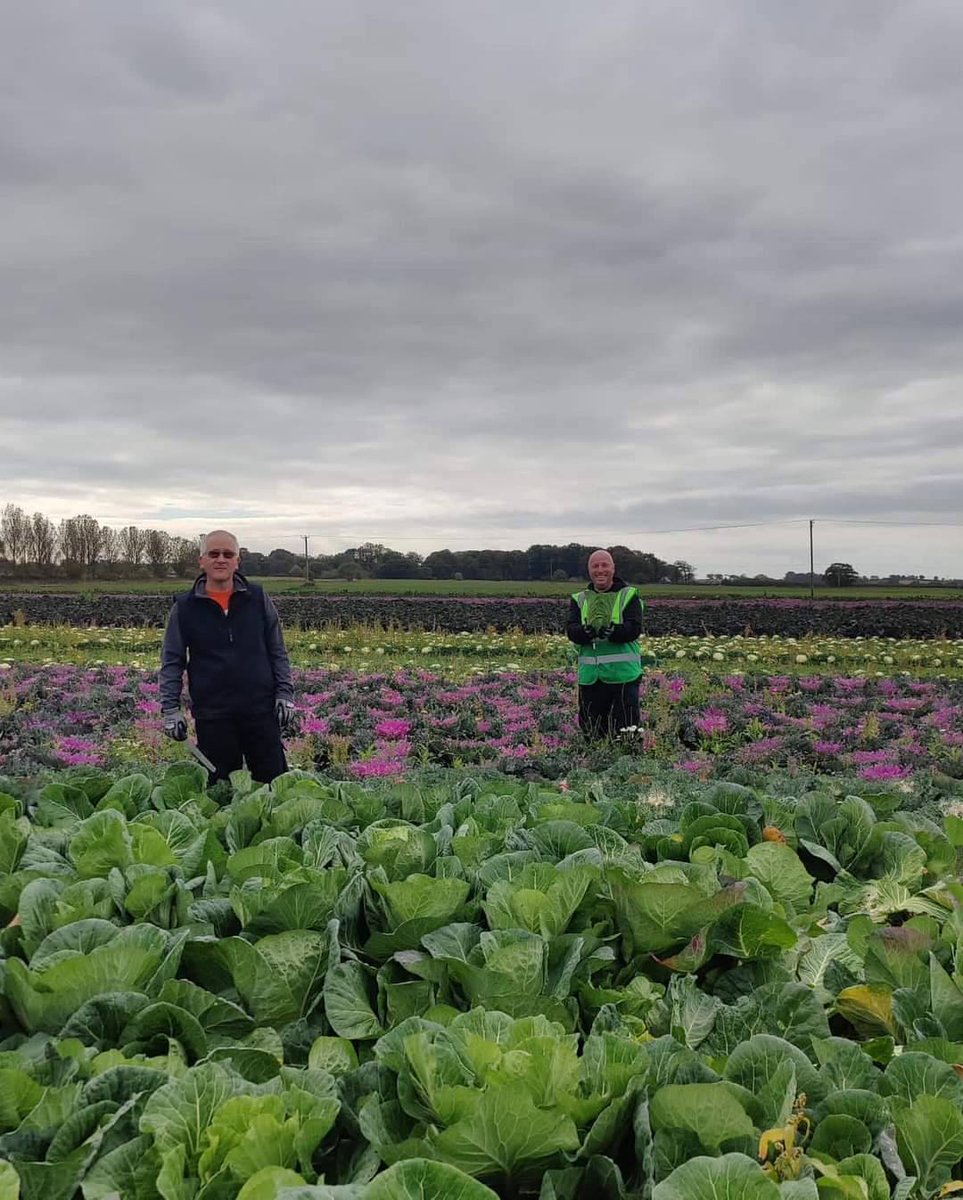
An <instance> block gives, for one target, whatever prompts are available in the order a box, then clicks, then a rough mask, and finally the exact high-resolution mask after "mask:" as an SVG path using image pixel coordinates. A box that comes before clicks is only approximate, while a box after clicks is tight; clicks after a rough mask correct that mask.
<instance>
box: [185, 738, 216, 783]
mask: <svg viewBox="0 0 963 1200" xmlns="http://www.w3.org/2000/svg"><path fill="white" fill-rule="evenodd" d="M187 748H188V750H190V752H191V754H192V755H193V756H194V758H196V759H197V761H198V762H199V763H200V764H201V766H202V767H205V768H206V769H207V770H208V771H210V773H211V774H212V775H216V774H217V767H215V766H214V764H213V763H212V762H211V760H210V759H209V758H208V757H207V755H206V754H205V753H204V751H203V750H202V749H201V748H200V747H199V746H195V745H194V743H193V742H188V744H187Z"/></svg>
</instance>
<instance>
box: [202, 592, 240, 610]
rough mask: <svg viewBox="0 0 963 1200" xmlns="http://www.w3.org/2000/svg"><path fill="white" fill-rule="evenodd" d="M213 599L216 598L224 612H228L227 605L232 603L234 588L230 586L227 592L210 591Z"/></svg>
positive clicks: (209, 593)
mask: <svg viewBox="0 0 963 1200" xmlns="http://www.w3.org/2000/svg"><path fill="white" fill-rule="evenodd" d="M207 594H208V595H209V596H210V598H211V599H212V600H216V601H217V602H218V604H219V605H220V606H221V608H223V609H224V612H225V613H227V606H228V605H229V604H230V603H231V597H232V596H233V595H234V589H233V588H228V590H227V591H226V592H208V593H207Z"/></svg>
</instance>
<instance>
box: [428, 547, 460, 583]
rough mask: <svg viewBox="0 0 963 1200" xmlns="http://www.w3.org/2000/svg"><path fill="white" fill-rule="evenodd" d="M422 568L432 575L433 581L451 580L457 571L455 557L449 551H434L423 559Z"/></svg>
mask: <svg viewBox="0 0 963 1200" xmlns="http://www.w3.org/2000/svg"><path fill="white" fill-rule="evenodd" d="M423 566H424V567H426V568H427V569H428V570H429V571H430V572H431V574H432V578H434V579H451V577H452V575H454V573H455V571H456V570H457V569H458V567H457V563H456V561H455V556H454V554H452V552H451V551H450V550H434V551H432V553H431V554H429V555H428V557H427V558H426V559H425V561H424V563H423Z"/></svg>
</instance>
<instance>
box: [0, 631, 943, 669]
mask: <svg viewBox="0 0 963 1200" xmlns="http://www.w3.org/2000/svg"><path fill="white" fill-rule="evenodd" d="M285 639H286V642H287V646H288V650H289V653H290V655H291V661H292V662H293V663H294V664H295V665H297V666H301V667H304V668H305V669H310V668H314V667H321V666H327V667H336V666H344V665H350V666H351V667H352V668H354V669H355V670H361V671H364V670H367V669H369V668H370V669H372V670H386V669H393V668H397V667H413V666H422V667H428V668H429V669H431V670H442V669H443V670H444V672H445V674H446V675H448V676H453V677H456V678H462V677H464V676H465V675H466V674H471V673H478V672H485V671H498V670H517V669H519V668H521V667H540V668H551V667H561V666H567V665H570V664H571V662H572V661H573V649H572V644H571V643H570V642H569V641H568V639H567V638H566V637H565V636H564V635H563V634H536V635H532V634H527V635H522V634H520V633H518V632H513V633H491V632H479V633H476V632H471V633H444V632H437V631H425V630H400V629H393V630H385V629H381V628H377V627H374V626H366V625H349V626H346V627H343V628H339V627H326V628H323V629H316V630H302V629H297V628H294V629H288V630H287V631H286V632H285ZM162 641H163V631H162V630H161V629H159V628H138V629H122V628H112V627H111V628H99V629H95V628H85V627H81V626H69V625H7V626H0V669H2V664H4V663H7V664H12V663H14V662H50V663H53V662H62V663H75V664H78V665H82V664H98V665H99V664H108V665H113V666H136V667H143V668H145V669H148V670H150V669H154V668H155V667H156V664H157V662H158V660H159V655H160V648H161V643H162ZM644 643H645V649H646V652H647V654H648V655H650V656H651V657H653V658H654V659H655V661H656V663H657V664H659V665H660V666H662V667H664V668H669V667H671V669H672V670H674V671H684V672H690V671H696V672H699V671H708V672H710V673H718V672H728V671H730V670H739V669H742V670H751V671H753V672H770V673H772V672H775V673H783V672H786V671H795V672H798V671H803V672H805V673H808V672H810V671H825V672H829V673H831V674H833V673H838V672H850V673H854V672H861V673H870V674H873V673H876V672H879V673H880V674H882V675H895V674H898V673H900V672H908V673H911V674H913V675H914V676H922V677H929V676H945V677H947V678H951V677H956V676H958V675H963V639H948V638H925V639H924V638H899V639H896V638H846V637H825V636H812V637H801V638H794V637H778V636H772V637H768V636H758V637H745V636H742V635H735V636H732V637H685V636H682V635H666V636H647V637H645V639H644Z"/></svg>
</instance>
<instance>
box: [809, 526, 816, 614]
mask: <svg viewBox="0 0 963 1200" xmlns="http://www.w3.org/2000/svg"><path fill="white" fill-rule="evenodd" d="M813 524H814V522H813V519H812V517H810V518H809V599H810V600H813V599H815V596H816V572H815V569H814V567H813V561H814V560H813Z"/></svg>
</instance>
